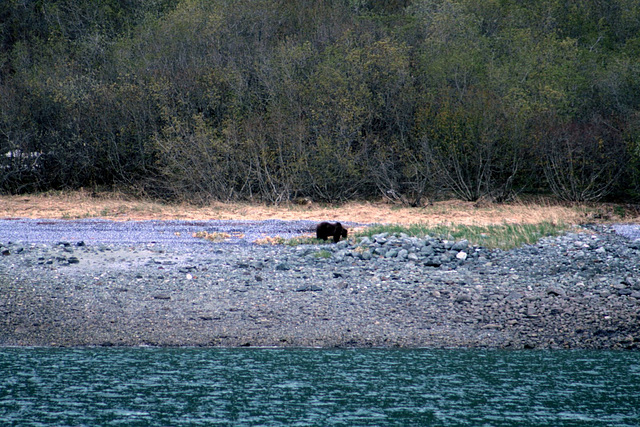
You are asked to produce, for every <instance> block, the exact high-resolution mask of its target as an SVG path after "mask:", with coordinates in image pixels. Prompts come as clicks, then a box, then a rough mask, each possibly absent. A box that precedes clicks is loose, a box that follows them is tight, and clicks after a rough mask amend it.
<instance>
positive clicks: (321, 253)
mask: <svg viewBox="0 0 640 427" xmlns="http://www.w3.org/2000/svg"><path fill="white" fill-rule="evenodd" d="M313 256H314V257H316V258H331V252H329V251H326V250H324V249H323V250H321V251H318V252H316V253H314V254H313Z"/></svg>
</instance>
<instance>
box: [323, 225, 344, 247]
mask: <svg viewBox="0 0 640 427" xmlns="http://www.w3.org/2000/svg"><path fill="white" fill-rule="evenodd" d="M329 236H333V243H338V242H339V241H340V237H344V238H345V239H346V238H347V229H346V228H344V227H343V226H342V224H340V223H339V222H336V223H335V224H331V223H330V222H321V223H320V224H318V226H317V227H316V237H317V238H318V239H322V240H327V239H328V238H329Z"/></svg>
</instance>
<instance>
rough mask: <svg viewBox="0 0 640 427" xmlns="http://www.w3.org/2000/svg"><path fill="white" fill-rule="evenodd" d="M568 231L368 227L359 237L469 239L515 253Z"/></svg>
mask: <svg viewBox="0 0 640 427" xmlns="http://www.w3.org/2000/svg"><path fill="white" fill-rule="evenodd" d="M567 229H568V226H567V225H565V224H553V223H550V222H541V223H538V224H501V225H482V226H480V225H453V224H452V225H438V226H435V227H433V226H428V225H425V224H411V225H406V226H405V225H380V226H373V227H368V228H366V229H364V230H362V231H360V232H358V233H356V236H357V237H362V236H368V237H371V236H373V235H374V234H380V233H384V232H387V233H390V234H400V233H405V234H407V235H409V236H415V237H425V236H432V237H440V238H445V239H451V240H453V239H455V240H460V239H467V240H468V241H469V242H470V243H472V244H473V245H476V246H483V247H486V248H492V249H495V248H498V249H512V248H515V247H518V246H522V245H524V244H532V243H535V242H537V241H538V240H540V239H541V238H543V237H547V236H557V235H560V234H562V233H564V232H565V231H566V230H567Z"/></svg>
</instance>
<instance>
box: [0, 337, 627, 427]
mask: <svg viewBox="0 0 640 427" xmlns="http://www.w3.org/2000/svg"><path fill="white" fill-rule="evenodd" d="M0 371H1V372H3V376H2V377H1V378H0V391H1V393H0V419H2V420H3V421H4V422H6V423H8V425H24V424H35V425H37V424H58V425H60V424H62V425H104V424H109V425H136V424H138V425H187V424H195V425H215V424H228V423H233V424H234V425H257V424H260V425H309V424H312V425H357V424H366V425H380V424H383V425H407V424H413V425H415V424H418V425H450V424H470V425H480V424H488V425H522V424H535V425H582V424H584V423H589V425H602V426H604V425H637V420H638V417H639V415H640V414H639V412H638V403H639V402H640V353H638V352H609V351H600V352H594V351H509V352H507V351H482V350H438V351H434V350H429V351H427V350H389V349H385V350H282V349H235V350H220V349H150V348H147V349H140V348H137V349H44V348H43V349H39V348H35V349H34V348H31V349H24V348H22V349H18V348H6V349H2V350H0Z"/></svg>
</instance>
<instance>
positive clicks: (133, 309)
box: [0, 219, 640, 350]
mask: <svg viewBox="0 0 640 427" xmlns="http://www.w3.org/2000/svg"><path fill="white" fill-rule="evenodd" d="M314 225H315V223H312V222H310V221H274V220H272V221H190V222H189V221H128V222H115V221H105V220H73V221H64V220H31V219H12V220H0V253H1V255H0V295H1V297H0V346H214V347H218V346H225V347H238V346H276V347H428V348H444V347H463V348H466V347H474V348H475V347H482V348H513V349H521V348H589V349H591V348H593V349H636V350H637V349H640V240H638V239H639V238H640V227H639V226H637V225H612V226H591V227H583V228H581V229H576V230H574V231H572V232H570V233H567V234H566V235H563V236H560V237H554V238H545V239H542V240H541V241H540V242H538V243H537V244H535V245H528V246H524V247H521V248H518V249H513V250H509V251H501V250H488V249H485V248H479V247H473V246H470V245H469V244H468V242H466V241H458V242H455V241H448V240H442V239H438V238H423V239H417V238H412V237H408V236H402V235H400V236H398V235H386V234H381V235H377V236H374V237H373V238H370V239H369V238H365V239H364V240H361V241H358V242H357V243H356V242H355V241H353V240H349V241H348V242H347V241H343V242H340V243H338V244H325V245H300V246H295V247H290V246H284V245H268V244H255V243H253V242H254V241H256V240H258V239H261V238H264V237H266V236H271V237H273V236H281V237H285V238H286V237H292V236H296V235H301V234H305V233H311V232H312V230H313V228H314ZM347 225H348V226H353V225H354V224H347ZM202 231H206V232H207V233H214V232H220V233H222V232H224V233H227V235H228V238H227V239H226V240H224V241H222V242H212V241H209V240H206V239H201V238H196V237H194V233H198V232H202Z"/></svg>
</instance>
